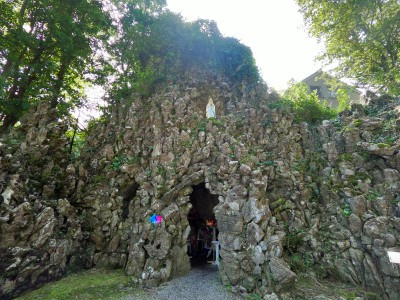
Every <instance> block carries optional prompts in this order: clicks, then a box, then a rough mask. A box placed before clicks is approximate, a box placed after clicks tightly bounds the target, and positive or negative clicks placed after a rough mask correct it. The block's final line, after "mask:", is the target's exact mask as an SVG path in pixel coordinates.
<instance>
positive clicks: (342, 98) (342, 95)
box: [336, 89, 350, 112]
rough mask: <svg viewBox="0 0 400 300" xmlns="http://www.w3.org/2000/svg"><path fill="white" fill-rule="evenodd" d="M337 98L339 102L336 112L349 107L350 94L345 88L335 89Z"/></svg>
mask: <svg viewBox="0 0 400 300" xmlns="http://www.w3.org/2000/svg"><path fill="white" fill-rule="evenodd" d="M336 95H337V100H338V102H339V106H338V109H337V110H338V112H341V111H345V110H348V109H350V96H349V93H348V92H347V90H346V89H338V90H337V91H336Z"/></svg>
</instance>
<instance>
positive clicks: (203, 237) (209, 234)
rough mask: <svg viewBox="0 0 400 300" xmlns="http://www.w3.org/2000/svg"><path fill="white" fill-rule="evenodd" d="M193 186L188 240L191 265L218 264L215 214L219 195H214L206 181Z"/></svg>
mask: <svg viewBox="0 0 400 300" xmlns="http://www.w3.org/2000/svg"><path fill="white" fill-rule="evenodd" d="M192 188H193V192H192V193H191V195H190V203H191V204H192V208H191V209H190V211H189V214H188V221H189V225H190V234H189V236H188V240H187V245H188V251H187V253H188V255H189V257H190V261H191V265H192V266H196V265H205V264H207V262H208V263H216V264H218V259H217V255H218V252H219V251H217V248H218V247H219V244H218V226H217V221H216V219H215V215H214V207H215V206H216V205H217V204H218V195H212V194H211V193H210V191H209V190H208V189H207V188H206V185H205V183H204V182H203V183H200V184H198V185H195V186H192Z"/></svg>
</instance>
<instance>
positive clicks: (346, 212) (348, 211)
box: [342, 205, 351, 218]
mask: <svg viewBox="0 0 400 300" xmlns="http://www.w3.org/2000/svg"><path fill="white" fill-rule="evenodd" d="M342 215H343V216H344V217H345V218H348V217H350V215H351V209H350V206H349V205H345V206H344V207H343V209H342Z"/></svg>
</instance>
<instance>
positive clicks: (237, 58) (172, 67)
mask: <svg viewBox="0 0 400 300" xmlns="http://www.w3.org/2000/svg"><path fill="white" fill-rule="evenodd" d="M137 2H138V1H129V2H125V3H123V4H117V6H121V5H122V6H123V9H122V8H121V9H120V11H122V12H125V13H124V14H123V15H122V17H121V18H120V19H119V20H118V22H119V25H118V26H119V27H120V28H121V36H120V37H119V38H118V39H116V41H115V42H114V43H110V45H109V52H110V53H111V54H112V56H113V60H114V61H115V63H116V64H117V66H116V70H118V71H117V72H116V73H117V76H116V77H117V79H116V80H115V81H114V84H113V87H112V90H111V94H112V95H113V97H112V98H115V99H116V100H115V99H114V100H115V101H119V100H123V99H124V98H126V97H127V96H129V94H130V93H132V91H133V92H136V93H139V94H140V95H142V96H145V97H147V96H149V95H150V94H151V92H152V91H154V89H155V88H156V87H157V85H159V84H161V83H165V82H170V81H174V80H177V79H179V75H180V74H185V73H186V72H188V71H190V70H192V69H196V68H198V69H203V70H208V71H209V72H211V73H214V74H219V75H223V76H226V77H228V78H230V79H231V80H235V81H239V82H241V81H243V80H244V81H247V82H257V81H259V80H260V75H259V72H258V68H257V67H256V65H255V61H254V58H253V55H252V52H251V50H250V48H249V47H246V46H244V45H243V44H241V43H240V42H239V41H238V40H236V39H234V38H226V37H223V36H222V34H221V33H220V32H219V30H218V28H217V25H216V23H215V22H214V21H209V20H197V21H194V22H184V21H183V20H182V17H181V16H180V15H177V14H174V13H172V12H170V11H168V10H163V9H162V6H163V5H164V2H165V1H150V2H156V3H158V5H156V7H155V9H153V10H138V5H137ZM132 24H135V26H132Z"/></svg>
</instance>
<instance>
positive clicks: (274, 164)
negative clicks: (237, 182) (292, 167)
mask: <svg viewBox="0 0 400 300" xmlns="http://www.w3.org/2000/svg"><path fill="white" fill-rule="evenodd" d="M257 166H274V167H276V166H278V164H277V163H276V162H275V161H273V160H265V161H260V162H259V163H258V164H257Z"/></svg>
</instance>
